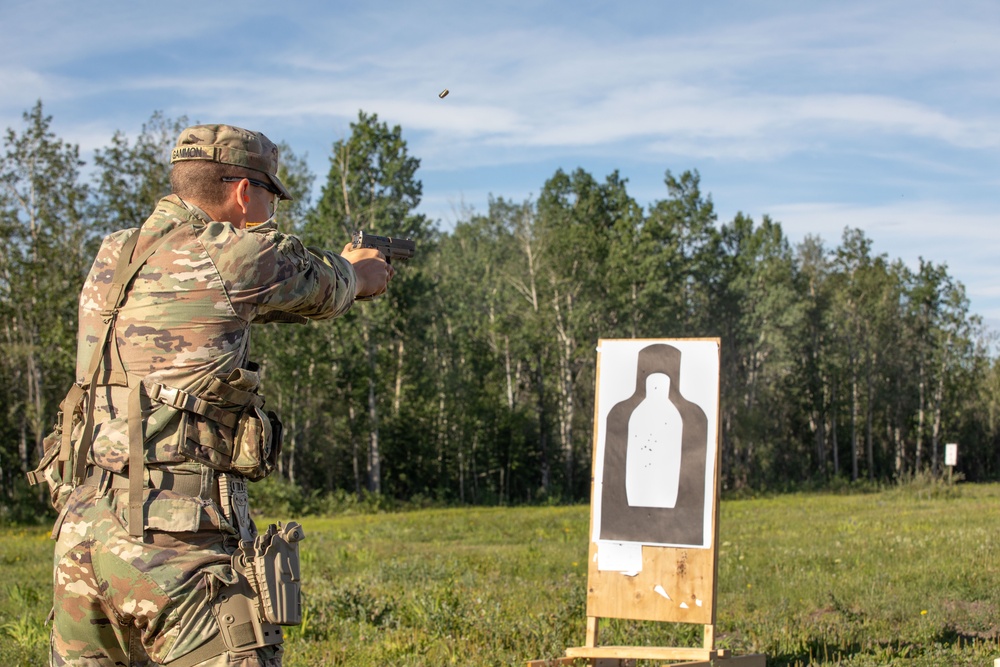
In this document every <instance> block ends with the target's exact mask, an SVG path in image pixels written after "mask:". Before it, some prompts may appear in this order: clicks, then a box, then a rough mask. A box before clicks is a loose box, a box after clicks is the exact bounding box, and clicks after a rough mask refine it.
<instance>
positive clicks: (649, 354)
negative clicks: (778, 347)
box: [587, 338, 720, 625]
mask: <svg viewBox="0 0 1000 667" xmlns="http://www.w3.org/2000/svg"><path fill="white" fill-rule="evenodd" d="M719 347H720V346H719V340H718V339H716V338H711V339H642V340H608V339H602V340H601V341H600V343H599V347H598V372H597V392H596V393H597V397H596V405H595V416H594V420H595V424H594V462H593V470H594V480H593V485H592V499H591V542H590V559H589V565H588V582H587V615H588V616H593V617H604V618H633V619H642V620H652V621H669V622H681V623H700V624H706V625H709V624H714V622H715V590H716V585H715V583H716V582H715V576H716V550H715V546H716V545H715V543H716V536H717V524H718V503H717V498H718V466H719V446H718V437H719V436H718V433H719V429H718V424H719Z"/></svg>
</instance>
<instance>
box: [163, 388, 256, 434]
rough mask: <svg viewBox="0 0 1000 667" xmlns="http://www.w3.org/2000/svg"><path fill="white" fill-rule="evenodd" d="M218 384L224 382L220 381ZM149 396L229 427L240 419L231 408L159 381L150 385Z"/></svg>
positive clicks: (234, 425)
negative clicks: (224, 407)
mask: <svg viewBox="0 0 1000 667" xmlns="http://www.w3.org/2000/svg"><path fill="white" fill-rule="evenodd" d="M215 384H216V382H213V383H212V385H211V387H210V388H214V387H215ZM218 384H224V383H222V382H218ZM234 391H235V390H234ZM240 393H246V392H240ZM149 398H150V399H152V400H154V401H158V402H160V403H163V404H164V405H169V406H170V407H172V408H176V409H178V410H184V411H185V412H193V413H194V414H196V415H201V416H202V417H207V418H208V419H211V420H212V421H216V422H219V423H220V424H222V425H223V426H228V427H229V428H235V427H236V423H237V422H238V421H239V414H237V413H235V412H230V411H229V410H223V409H222V408H219V407H216V406H214V405H212V404H211V403H209V402H208V401H206V400H204V399H201V398H198V397H197V396H195V395H194V394H190V393H188V392H186V391H184V390H183V389H177V388H175V387H168V386H167V385H164V384H160V383H158V382H157V383H154V384H152V385H150V387H149Z"/></svg>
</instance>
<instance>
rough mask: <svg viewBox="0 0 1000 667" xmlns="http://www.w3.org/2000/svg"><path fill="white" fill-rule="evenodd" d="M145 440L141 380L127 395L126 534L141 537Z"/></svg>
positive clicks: (143, 520) (144, 524)
mask: <svg viewBox="0 0 1000 667" xmlns="http://www.w3.org/2000/svg"><path fill="white" fill-rule="evenodd" d="M145 442H146V437H145V429H144V428H143V419H142V382H141V381H140V382H139V383H137V384H136V385H135V386H134V387H132V391H130V392H129V395H128V534H129V535H131V536H132V537H142V531H143V528H145V526H146V521H145V517H143V515H142V500H143V498H142V496H143V493H142V487H143V482H144V481H145V480H144V479H143V477H144V475H143V473H144V472H145V470H146V461H145V458H146V457H145V456H144V455H143V445H144V444H145Z"/></svg>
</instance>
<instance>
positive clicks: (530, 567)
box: [0, 484, 1000, 667]
mask: <svg viewBox="0 0 1000 667" xmlns="http://www.w3.org/2000/svg"><path fill="white" fill-rule="evenodd" d="M588 513H589V510H588V508H587V507H583V506H576V507H535V508H514V509H502V508H490V509H483V508H473V509H452V510H419V511H414V512H405V513H397V514H378V515H356V516H342V517H330V518H315V517H313V518H305V519H303V520H302V521H301V523H302V524H303V526H304V527H305V531H306V534H307V539H306V541H305V542H303V543H302V557H303V565H302V568H303V578H304V580H305V586H306V593H305V622H304V623H303V625H302V626H299V627H296V628H289V629H288V632H287V635H288V640H287V649H288V652H287V654H286V659H285V664H286V665H288V666H294V667H298V666H305V665H357V666H372V667H374V666H375V665H379V666H382V665H428V666H430V665H435V666H436V665H518V664H524V662H525V661H527V660H529V659H535V658H544V657H558V656H560V655H562V654H563V651H564V650H565V649H566V648H567V647H571V646H580V645H582V644H583V642H584V628H585V621H586V619H585V614H586V609H585V601H586V584H587V568H586V554H587V531H588V523H589V514H588ZM259 523H266V521H260V522H259ZM998 527H1000V485H969V484H965V485H960V486H956V487H951V488H948V487H941V486H931V487H917V486H910V487H904V488H902V489H893V490H888V491H882V492H879V493H868V494H857V495H831V494H809V495H785V496H777V497H771V498H763V499H748V500H731V501H725V502H723V504H722V518H721V524H720V533H721V534H720V540H719V542H720V544H719V597H718V600H717V609H718V620H717V625H716V633H717V644H718V645H719V647H721V648H728V649H731V650H732V651H733V652H734V653H735V654H737V655H738V654H742V653H751V652H760V653H765V654H767V656H768V665H773V666H777V665H786V666H789V667H791V666H793V665H800V666H805V665H828V666H832V665H842V666H845V667H846V666H851V667H866V666H875V665H908V666H909V665H913V666H916V667H921V666H926V667H930V666H934V667H939V666H941V665H947V666H952V665H977V666H984V665H986V666H988V665H991V664H992V661H993V659H994V658H996V657H1000V643H998V638H1000V544H998V542H997V540H996V536H997V531H998ZM0 537H2V539H0V564H2V567H3V577H2V583H0V664H2V665H18V664H20V665H44V664H45V663H46V657H45V653H46V650H45V630H44V628H43V625H42V624H43V619H44V618H45V616H46V614H47V613H48V605H49V602H48V600H49V590H48V586H49V563H50V560H49V559H50V552H51V548H52V543H51V542H50V541H49V540H48V539H47V532H46V531H44V530H43V529H4V530H2V531H0ZM601 627H602V630H601V641H602V643H604V644H621V645H640V646H642V645H645V646H678V645H688V646H700V644H701V628H700V626H684V625H668V624H661V623H649V622H636V621H624V620H605V621H603V622H602V626H601Z"/></svg>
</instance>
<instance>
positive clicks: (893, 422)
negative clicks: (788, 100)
mask: <svg viewBox="0 0 1000 667" xmlns="http://www.w3.org/2000/svg"><path fill="white" fill-rule="evenodd" d="M185 125H187V119H186V118H178V119H169V118H166V117H164V115H163V114H161V113H155V114H153V115H152V117H151V118H150V119H149V121H148V122H147V123H146V124H145V125H143V127H142V130H141V132H140V133H139V134H138V135H137V136H135V137H128V136H127V135H125V134H124V133H122V132H116V133H115V134H114V135H113V136H112V137H111V138H110V140H109V143H108V145H107V146H106V147H104V148H101V149H99V150H97V151H95V153H94V158H93V164H92V166H91V168H90V169H89V170H88V172H89V174H88V176H87V177H86V178H85V177H84V176H83V175H82V170H83V168H84V166H85V165H84V162H83V160H82V159H81V158H80V151H79V148H78V146H76V145H73V144H70V143H68V142H66V141H65V140H63V139H61V138H59V137H58V136H57V135H56V134H55V132H54V131H53V129H52V119H51V117H50V116H46V115H45V113H44V111H43V107H42V103H41V102H38V103H37V104H36V105H35V106H34V108H32V109H31V110H29V111H27V112H25V114H24V117H23V126H22V127H21V128H17V129H15V128H8V129H7V131H6V134H5V137H4V146H3V154H2V156H0V327H2V333H0V336H2V339H0V346H2V349H3V354H2V358H0V400H2V404H3V406H4V407H5V410H4V411H3V412H2V413H0V504H2V506H3V507H4V508H5V511H6V512H7V514H8V515H12V514H14V513H16V511H17V508H22V510H23V509H24V508H28V509H29V510H31V511H37V504H38V503H39V502H40V499H41V496H40V495H39V493H38V492H37V491H31V490H28V489H27V487H26V485H25V483H24V481H23V480H24V474H23V473H24V471H25V470H28V469H31V468H32V467H33V466H34V464H35V463H36V462H37V460H38V458H39V456H40V453H41V442H42V438H43V437H44V436H45V434H46V433H47V432H48V431H49V430H51V426H52V424H53V423H54V421H55V418H56V412H57V410H58V403H59V401H60V400H61V399H62V397H63V395H64V394H65V391H66V389H67V388H68V386H69V384H70V383H71V382H72V378H73V369H74V363H75V354H76V341H75V336H76V310H77V296H78V293H79V289H80V286H81V285H82V282H83V279H84V277H85V275H86V273H87V271H88V269H89V266H90V263H91V261H92V259H93V256H94V254H95V252H96V249H97V247H98V246H99V244H100V240H101V238H102V237H103V236H104V235H105V234H106V233H108V232H109V231H112V230H115V229H120V228H125V227H136V226H138V225H140V224H141V223H142V222H143V221H144V220H145V218H146V217H147V215H148V214H149V213H150V212H151V211H152V207H153V205H154V204H155V202H156V201H157V199H158V198H160V197H162V196H164V195H165V194H167V193H168V192H169V180H168V177H169V164H168V156H169V149H170V147H171V146H172V144H173V141H174V139H175V137H176V136H177V134H178V133H179V132H180V130H181V129H182V128H183V127H184V126H185ZM282 149H283V150H282V157H283V164H282V166H281V174H280V175H281V177H282V179H283V181H284V182H285V184H286V185H287V186H288V187H289V189H290V190H291V191H292V192H293V194H294V195H295V197H296V198H295V201H294V202H292V203H287V204H283V205H282V209H281V210H280V213H279V222H280V225H281V226H282V228H283V229H285V230H287V231H292V232H294V233H296V234H298V235H300V236H301V237H302V238H303V240H304V241H305V242H306V243H307V245H314V246H318V247H323V248H331V249H339V248H341V247H342V246H343V244H344V243H345V242H346V241H347V239H348V238H349V235H350V233H351V232H352V231H353V230H355V229H364V230H366V231H370V232H373V233H376V234H382V235H388V236H403V237H409V238H413V239H415V240H416V242H417V256H416V257H415V258H414V259H413V260H412V261H410V262H408V263H407V265H405V266H400V267H398V268H397V277H396V279H395V280H394V281H393V283H392V285H391V289H390V290H389V293H388V295H387V296H385V297H382V298H379V299H377V300H375V301H373V302H370V303H359V304H357V305H356V306H355V307H354V308H353V309H352V311H351V312H350V313H349V314H348V315H347V316H345V317H343V318H340V319H338V320H335V321H333V322H319V323H310V324H307V325H291V326H290V325H260V326H259V327H255V331H254V334H253V336H254V338H253V348H252V356H253V357H254V358H256V359H257V360H259V361H260V362H261V364H262V372H263V381H264V390H265V394H266V396H267V401H268V405H269V406H273V407H275V408H277V409H278V410H279V412H280V414H282V416H283V419H284V422H285V430H286V434H285V445H284V449H283V452H282V455H281V460H280V467H279V469H278V471H277V473H276V474H277V475H278V476H279V477H280V479H281V480H283V481H284V482H285V483H286V484H289V485H292V487H293V488H294V489H295V490H296V491H297V492H302V493H313V494H316V493H320V494H322V493H329V492H333V491H339V492H342V493H350V494H357V495H359V496H364V495H365V494H376V495H381V496H385V497H391V498H397V499H411V500H412V499H429V500H433V501H439V502H455V503H522V502H537V501H542V500H571V501H581V500H586V499H587V497H588V494H589V487H590V466H591V448H592V437H593V413H594V398H595V396H594V387H595V360H596V353H595V347H596V344H597V341H598V340H599V339H601V338H668V337H718V338H720V340H721V343H722V348H721V361H722V366H721V397H720V398H721V411H720V418H721V423H720V447H721V453H722V468H721V475H722V480H723V486H724V488H727V489H782V488H792V487H796V486H801V485H804V484H811V485H812V484H815V485H823V484H828V483H839V482H840V481H856V480H869V481H874V482H880V483H881V482H892V481H895V480H903V479H907V478H909V477H912V476H914V475H924V474H930V475H939V474H941V472H942V470H943V450H944V444H945V443H946V442H957V443H959V444H960V459H959V465H958V470H959V471H960V472H961V473H962V474H963V475H964V476H965V478H967V479H970V480H983V479H995V478H996V477H997V476H998V473H1000V448H998V447H997V444H998V439H1000V425H998V421H997V414H998V407H1000V403H998V398H997V397H998V391H997V389H998V388H1000V372H998V365H997V362H996V359H994V357H993V356H992V354H991V352H990V344H991V337H990V334H989V332H988V331H987V330H986V329H985V327H984V326H983V324H982V322H981V320H980V318H979V317H977V316H976V315H974V314H972V313H970V312H969V302H968V299H967V297H966V295H965V290H964V287H963V286H962V284H961V283H959V282H958V281H956V280H955V279H954V278H953V277H952V276H950V275H949V273H948V271H947V267H946V266H945V265H943V264H935V263H934V262H932V261H929V260H924V259H921V260H920V262H919V266H918V267H916V268H910V267H907V266H906V265H905V264H904V263H903V262H902V261H900V260H893V259H890V258H889V257H888V256H886V255H885V254H875V253H874V251H873V250H872V240H871V239H870V238H868V237H867V236H866V235H865V233H864V232H863V231H862V230H860V229H856V228H852V227H851V225H850V220H845V226H844V232H843V236H842V237H841V238H840V239H839V242H838V245H836V246H829V245H827V241H825V240H824V239H821V238H819V237H817V236H809V237H806V238H805V239H804V240H803V241H802V242H801V243H798V244H795V245H793V244H792V243H791V242H790V241H789V239H788V238H787V237H786V236H785V234H784V233H783V231H782V228H781V224H780V223H779V222H778V221H775V220H772V219H771V218H770V217H769V216H766V215H765V216H763V217H762V218H761V219H760V220H754V219H752V218H751V217H749V216H747V215H744V214H742V213H738V214H737V215H736V216H734V218H733V219H732V220H729V221H724V222H721V223H720V221H719V220H718V218H717V215H716V213H715V210H714V207H713V203H712V198H711V196H710V195H708V194H706V193H705V192H703V191H702V187H701V182H700V177H699V174H698V172H697V171H694V170H688V171H684V172H682V173H679V174H675V173H673V172H671V171H669V170H668V171H666V172H665V177H664V193H663V198H662V199H659V200H657V201H654V202H652V203H651V204H649V205H647V206H642V205H640V204H639V203H638V202H637V201H636V200H635V199H634V198H633V197H632V196H631V195H630V194H629V193H628V188H627V185H628V183H627V179H625V178H623V177H622V176H621V175H620V174H619V173H618V172H617V171H615V172H613V173H611V174H609V175H607V176H606V177H604V179H603V180H599V179H598V178H595V177H594V176H593V175H591V174H589V173H587V172H586V171H584V170H582V169H577V170H575V171H572V172H567V171H563V170H562V169H560V170H557V171H556V172H555V173H554V174H553V175H552V177H551V178H549V179H548V180H546V181H545V183H544V184H542V186H541V189H540V191H539V194H538V196H537V198H533V199H529V200H527V201H514V200H511V199H506V198H503V197H500V196H497V197H493V198H491V199H490V201H489V205H488V209H487V210H486V211H468V212H465V213H464V214H463V216H462V219H460V220H459V221H458V222H456V223H455V225H454V226H453V228H451V229H442V228H441V227H440V226H439V224H438V223H437V222H436V221H431V220H429V219H427V218H426V216H424V215H422V214H420V213H418V212H417V209H418V206H419V204H420V199H421V195H422V187H421V182H420V180H419V179H418V176H417V172H418V170H419V166H420V160H419V159H418V158H416V157H414V156H412V155H410V153H409V150H408V147H407V143H406V141H405V140H404V138H403V134H402V130H401V128H400V127H398V126H395V127H390V126H389V125H387V124H386V123H384V122H382V121H380V120H379V119H378V117H377V115H375V114H368V113H365V112H360V113H359V115H358V118H357V120H356V121H355V122H354V123H352V125H351V133H350V136H348V137H346V138H344V139H341V140H339V141H336V142H334V143H333V145H332V148H331V152H330V162H329V164H330V166H329V171H328V173H327V174H326V175H325V180H324V181H322V184H321V187H320V189H319V196H318V198H317V199H316V201H315V202H314V201H312V196H311V193H312V192H313V191H314V187H313V186H314V184H315V183H316V175H314V174H312V173H310V171H309V169H308V167H307V165H306V162H305V160H304V159H303V158H302V157H301V156H299V155H296V154H295V153H294V152H293V151H292V150H291V149H290V148H289V147H288V146H287V145H285V146H283V147H282ZM32 508H34V509H32Z"/></svg>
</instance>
